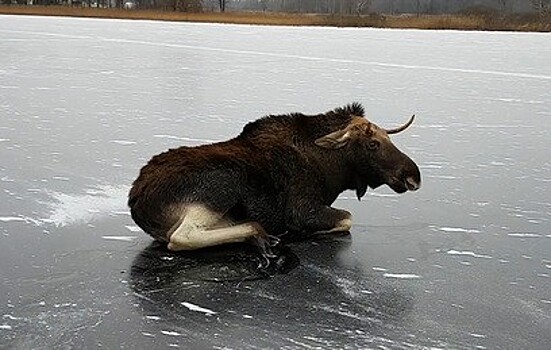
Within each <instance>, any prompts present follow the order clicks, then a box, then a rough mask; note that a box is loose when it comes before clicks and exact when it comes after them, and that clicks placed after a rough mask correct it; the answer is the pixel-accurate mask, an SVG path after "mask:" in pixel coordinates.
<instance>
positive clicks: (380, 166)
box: [128, 103, 421, 255]
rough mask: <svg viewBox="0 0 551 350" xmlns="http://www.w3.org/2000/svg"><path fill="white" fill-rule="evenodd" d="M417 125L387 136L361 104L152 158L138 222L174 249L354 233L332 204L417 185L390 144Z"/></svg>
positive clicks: (139, 189) (268, 123) (273, 122)
mask: <svg viewBox="0 0 551 350" xmlns="http://www.w3.org/2000/svg"><path fill="white" fill-rule="evenodd" d="M412 122H413V117H412V118H411V119H410V120H409V122H407V123H406V124H405V125H403V126H401V127H399V128H397V129H392V130H385V129H382V128H380V127H378V126H377V125H375V124H373V123H371V122H369V121H368V120H367V119H366V118H365V117H364V110H363V107H362V106H361V105H360V104H356V103H354V104H351V105H347V106H345V107H342V108H337V109H335V110H333V111H330V112H327V113H324V114H318V115H312V116H307V115H303V114H299V113H295V114H288V115H279V116H267V117H264V118H261V119H259V120H256V121H254V122H251V123H249V124H247V125H246V126H245V127H244V128H243V131H242V132H241V134H240V135H239V136H237V137H235V138H233V139H231V140H229V141H224V142H219V143H214V144H208V145H202V146H197V147H180V148H176V149H171V150H169V151H167V152H164V153H162V154H159V155H156V156H154V157H153V158H152V159H151V160H150V161H149V162H148V163H147V164H146V165H145V166H144V167H143V168H142V169H141V171H140V174H139V176H138V178H137V179H136V180H135V181H134V184H133V186H132V189H131V190H130V194H129V200H128V205H129V206H130V211H131V214H132V218H133V219H134V221H135V222H136V223H137V224H138V226H140V227H141V228H142V229H143V230H144V231H145V232H147V233H148V234H150V235H151V236H153V237H154V238H155V239H157V240H160V241H164V242H167V243H168V248H169V249H170V250H175V251H176V250H192V249H198V248H202V247H207V246H213V245H218V244H224V243H231V242H241V241H245V240H250V241H251V242H253V243H255V244H257V245H258V246H259V247H260V248H261V251H262V252H263V253H265V255H269V246H270V244H271V243H272V242H273V237H275V236H278V235H280V234H282V233H285V232H291V233H292V232H320V233H321V232H324V233H327V232H337V231H348V230H349V229H350V227H351V224H352V222H351V215H350V213H348V212H347V211H345V210H340V209H336V208H332V207H331V204H332V203H333V202H334V201H335V199H336V198H337V196H338V195H339V194H340V193H341V192H343V191H345V190H355V191H356V194H357V196H358V198H361V197H362V196H363V195H364V194H365V192H366V190H367V188H368V187H371V188H377V187H379V186H381V185H383V184H387V185H388V186H390V187H391V188H392V189H393V190H394V191H396V192H398V193H403V192H405V191H407V190H410V191H415V190H417V189H418V188H419V186H420V183H421V175H420V172H419V168H418V167H417V165H416V164H415V163H414V162H413V161H412V160H411V159H410V158H409V157H408V156H406V155H405V154H403V153H402V152H401V151H400V150H398V149H397V148H396V146H394V144H392V142H391V141H390V138H389V137H388V135H389V134H394V133H397V132H400V131H402V130H404V129H406V128H407V127H408V126H409V125H410V124H411V123H412Z"/></svg>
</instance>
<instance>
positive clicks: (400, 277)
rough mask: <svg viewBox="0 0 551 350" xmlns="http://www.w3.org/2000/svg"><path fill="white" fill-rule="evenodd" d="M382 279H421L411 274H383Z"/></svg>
mask: <svg viewBox="0 0 551 350" xmlns="http://www.w3.org/2000/svg"><path fill="white" fill-rule="evenodd" d="M383 277H386V278H398V279H417V278H421V276H419V275H416V274H413V273H385V274H383Z"/></svg>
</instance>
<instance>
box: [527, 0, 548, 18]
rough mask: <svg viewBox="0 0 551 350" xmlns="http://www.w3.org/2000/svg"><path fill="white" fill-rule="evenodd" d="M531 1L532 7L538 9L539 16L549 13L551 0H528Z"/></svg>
mask: <svg viewBox="0 0 551 350" xmlns="http://www.w3.org/2000/svg"><path fill="white" fill-rule="evenodd" d="M530 1H531V2H532V8H533V9H534V10H536V11H538V13H539V15H540V16H541V17H545V16H549V15H550V14H551V0H530Z"/></svg>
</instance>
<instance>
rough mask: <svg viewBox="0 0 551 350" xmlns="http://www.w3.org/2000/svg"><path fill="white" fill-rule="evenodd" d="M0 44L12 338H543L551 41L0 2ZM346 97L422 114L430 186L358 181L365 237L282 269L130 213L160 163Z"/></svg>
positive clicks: (420, 143)
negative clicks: (187, 18) (187, 242)
mask: <svg viewBox="0 0 551 350" xmlns="http://www.w3.org/2000/svg"><path fill="white" fill-rule="evenodd" d="M0 52H1V54H0V120H1V121H0V159H1V160H2V161H1V162H0V184H1V186H0V266H2V268H1V269H0V277H1V287H0V311H1V313H0V314H1V315H4V316H3V317H2V319H1V320H0V347H2V348H4V347H8V348H98V347H103V348H151V349H157V348H166V347H181V348H192V347H193V348H247V349H264V348H285V349H295V348H327V349H334V348H392V349H426V348H435V349H436V348H442V349H449V348H453V349H472V348H480V349H483V348H488V349H492V348H497V349H505V348H510V349H545V348H547V347H548V344H550V343H551V333H550V332H549V329H551V301H550V296H549V269H550V268H551V255H550V254H551V253H550V252H551V240H550V239H549V237H551V235H550V232H551V223H550V219H551V202H550V200H549V198H551V187H550V185H549V184H550V182H551V160H550V157H549V150H550V149H551V138H550V137H549V130H550V129H551V65H549V62H550V61H551V36H550V34H545V33H540V34H536V33H507V32H501V33H485V32H459V31H418V30H375V29H353V28H349V29H336V28H309V27H308V28H294V27H262V26H242V25H215V24H186V23H168V22H150V21H122V20H92V19H69V18H45V17H44V18H39V17H25V16H0ZM352 101H359V102H361V103H363V104H364V106H365V108H366V110H367V113H368V115H369V118H370V119H371V120H372V121H374V122H376V123H378V124H379V125H380V126H383V127H387V126H388V127H393V126H396V125H399V124H401V123H402V122H404V121H405V120H406V119H407V117H408V116H410V115H411V114H414V113H415V114H416V115H417V119H416V121H415V124H414V126H413V127H412V128H410V129H409V130H408V131H407V132H404V133H403V134H400V135H396V136H394V137H393V140H394V142H395V143H396V144H397V145H398V146H399V147H400V148H401V149H402V150H404V152H406V153H407V154H409V155H410V156H411V157H412V158H413V159H414V160H415V161H416V162H417V163H418V164H419V166H420V168H421V171H422V175H423V186H422V188H421V190H420V191H418V192H415V193H409V194H405V195H397V194H395V193H393V192H392V191H390V190H389V189H388V188H381V189H377V191H370V192H368V194H367V195H366V196H365V197H364V200H363V201H362V202H361V203H360V202H358V201H357V200H356V197H355V196H354V195H353V194H352V193H344V194H343V195H342V196H341V197H340V198H339V200H337V202H336V203H335V206H337V207H342V208H345V209H347V210H349V211H351V212H352V214H353V216H354V222H355V224H354V226H353V228H352V234H351V237H338V238H334V239H326V240H322V241H315V242H311V241H307V242H299V243H296V244H292V245H289V247H287V248H288V250H285V251H283V252H282V255H283V256H284V257H285V259H286V260H285V261H286V264H285V265H284V267H285V272H288V273H287V274H277V275H275V276H272V277H271V278H268V279H266V278H265V276H261V275H259V274H258V273H255V272H254V271H253V270H254V268H253V267H255V266H256V264H257V261H255V260H253V257H252V256H251V254H250V252H247V251H244V250H243V249H245V248H244V247H232V248H227V250H221V251H214V252H210V253H205V254H197V255H189V254H188V255H186V254H173V253H170V252H167V251H166V250H164V249H163V248H162V247H159V246H156V245H150V243H151V240H150V238H149V237H148V236H147V235H145V234H143V233H141V230H140V229H139V228H138V227H137V226H136V225H135V224H134V223H133V222H132V219H131V217H130V215H129V212H128V209H127V207H126V194H127V192H128V189H129V187H130V185H131V183H132V181H133V180H134V179H135V177H136V176H137V174H138V171H139V169H140V167H141V166H143V165H144V164H145V163H146V162H147V161H148V160H149V159H150V158H151V156H153V155H155V154H157V153H159V152H162V151H165V150H167V149H168V148H174V147H178V146H181V145H186V146H192V145H197V144H202V143H207V142H213V141H216V140H223V139H227V138H230V137H233V136H235V135H236V134H238V133H239V131H240V130H241V128H242V127H243V125H244V124H245V123H247V122H249V121H251V120H253V119H256V118H258V117H260V116H263V115H266V114H277V113H288V112H296V111H299V112H305V113H319V112H324V111H327V110H330V109H333V108H335V107H337V106H341V105H343V104H345V103H349V102H352ZM252 268H253V270H251V269H252ZM251 271H253V272H251ZM190 301H191V302H192V303H190ZM206 306H208V308H206ZM213 310H216V311H213ZM190 311H193V312H190ZM214 312H216V315H213V317H209V316H208V315H212V314H211V313H214Z"/></svg>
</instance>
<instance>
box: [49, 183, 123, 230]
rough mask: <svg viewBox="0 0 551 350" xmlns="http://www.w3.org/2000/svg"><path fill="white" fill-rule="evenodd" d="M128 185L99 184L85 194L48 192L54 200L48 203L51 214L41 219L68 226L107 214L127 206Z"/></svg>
mask: <svg viewBox="0 0 551 350" xmlns="http://www.w3.org/2000/svg"><path fill="white" fill-rule="evenodd" d="M129 189H130V187H128V186H110V185H105V186H99V187H97V188H94V189H89V190H87V191H86V193H85V194H68V193H60V192H50V193H48V194H49V195H50V196H51V197H52V199H53V201H51V202H47V203H46V204H47V205H48V206H50V207H51V212H50V215H49V216H48V217H47V218H44V219H41V221H42V222H43V223H47V224H54V225H56V226H67V225H71V224H77V223H85V222H90V221H92V220H94V219H97V218H98V217H102V216H107V215H109V213H112V212H115V211H122V210H124V209H125V208H126V198H127V195H128V190H129Z"/></svg>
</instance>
